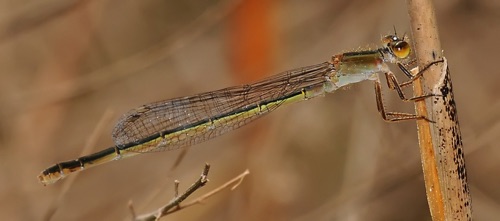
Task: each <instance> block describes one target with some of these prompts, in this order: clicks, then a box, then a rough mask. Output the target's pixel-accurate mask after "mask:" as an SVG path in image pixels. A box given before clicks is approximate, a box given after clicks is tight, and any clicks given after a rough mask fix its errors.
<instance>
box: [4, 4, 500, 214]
mask: <svg viewBox="0 0 500 221" xmlns="http://www.w3.org/2000/svg"><path fill="white" fill-rule="evenodd" d="M180 2H181V1H174V0H172V1H110V0H107V1H106V0H104V1H61V0H52V1H45V2H44V3H37V2H33V1H5V0H3V1H0V10H1V13H0V62H1V63H0V68H1V71H0V104H1V105H2V108H0V199H1V200H0V217H1V219H2V220H42V219H44V218H46V217H48V216H49V215H48V214H50V213H51V211H53V209H54V210H55V211H54V212H53V214H52V220H124V219H127V220H128V219H129V218H130V213H129V211H128V209H127V203H128V201H129V200H133V202H134V205H135V210H136V212H137V213H145V212H149V211H151V210H153V209H155V208H157V207H159V206H160V205H162V204H163V203H165V202H167V201H168V200H169V199H170V198H171V197H172V195H173V187H172V183H173V180H174V179H178V180H180V181H181V190H183V189H185V188H186V187H187V186H188V185H189V184H190V183H191V182H193V181H194V180H196V179H197V178H198V175H199V174H200V171H201V169H202V167H203V164H204V163H205V162H209V163H210V164H211V165H212V170H211V172H210V175H209V176H210V182H209V183H208V185H207V186H206V187H205V188H203V189H201V190H200V191H199V192H197V193H196V194H195V196H194V197H196V196H199V195H201V194H203V193H206V192H208V191H209V190H211V189H214V188H216V187H217V186H219V185H221V184H222V183H224V182H226V181H227V180H229V179H230V178H232V177H234V176H236V175H237V174H239V173H241V172H243V171H244V170H245V169H247V168H248V169H249V170H250V171H251V174H250V176H249V177H247V179H245V180H244V182H243V183H242V184H241V186H239V187H238V188H237V189H236V190H234V191H232V192H230V191H224V192H222V193H220V194H218V195H216V196H214V197H212V198H210V199H208V200H206V201H205V203H204V204H203V205H198V206H195V207H191V208H188V209H186V210H184V211H181V212H178V213H176V214H174V215H172V216H171V217H170V220H430V216H429V214H428V208H427V202H426V198H425V189H424V184H423V178H422V174H421V168H420V161H419V152H418V146H417V137H416V127H415V123H414V122H405V123H397V124H389V123H385V122H384V121H383V120H382V119H381V118H380V116H379V115H378V113H377V110H376V106H375V100H374V94H373V86H372V84H371V83H370V82H364V83H360V84H358V85H354V86H352V87H350V88H349V90H340V91H338V92H336V93H334V94H330V95H328V96H326V97H325V98H319V99H314V100H312V101H307V102H302V103H300V104H294V105H291V106H288V107H283V108H280V109H279V110H277V111H275V112H274V113H272V114H270V115H269V116H266V117H264V118H263V119H261V120H259V121H258V122H256V123H254V124H252V125H251V126H247V127H245V128H243V129H240V130H237V131H234V132H232V133H230V134H228V135H226V136H223V137H221V138H218V139H214V140H212V141H210V142H206V143H203V144H200V145H198V146H196V147H195V148H191V149H189V151H188V152H187V155H186V156H185V158H184V159H183V161H182V162H181V164H180V165H179V166H178V167H177V168H175V169H173V170H172V169H171V168H172V165H173V162H174V161H175V159H176V158H177V157H178V156H179V154H180V153H181V152H180V151H168V152H161V153H155V154H143V155H141V156H138V157H134V158H131V159H126V160H122V161H117V162H113V163H110V164H107V165H103V166H100V167H98V168H93V169H89V170H87V171H85V172H82V173H80V174H78V176H74V178H73V179H75V182H74V183H73V184H72V185H70V186H69V190H68V191H67V192H65V191H64V188H63V186H64V183H65V182H70V180H69V179H66V180H63V181H62V182H59V183H57V184H55V185H51V186H47V187H44V186H42V185H40V184H39V183H38V181H37V178H36V176H37V175H38V173H39V172H40V171H41V170H43V169H44V168H45V167H47V166H50V165H52V164H54V163H56V162H59V161H64V160H70V159H74V158H76V157H78V156H80V155H81V151H82V149H84V146H85V145H86V143H87V142H91V141H92V139H95V143H90V144H88V145H90V146H91V151H97V150H100V149H102V148H105V147H108V146H111V145H113V141H112V139H111V136H110V134H111V130H112V128H113V126H114V122H115V121H116V119H117V118H118V117H119V116H120V115H121V114H123V113H125V112H126V111H127V110H129V109H131V108H134V107H136V106H139V105H141V104H144V103H148V102H152V101H156V100H161V99H167V98H173V97H178V96H188V95H193V94H196V93H199V92H204V91H209V90H215V89H219V88H222V87H226V86H231V85H237V84H242V83H249V82H251V81H254V80H255V79H259V78H262V77H264V76H266V75H269V74H274V73H279V72H281V71H284V70H288V69H292V68H296V67H300V66H305V65H310V64H316V63H320V62H323V61H326V60H328V59H329V58H330V56H331V55H332V54H336V53H341V52H344V51H350V50H356V49H359V48H368V47H371V48H374V47H377V46H378V42H379V38H380V36H381V35H384V34H390V33H392V32H393V26H395V27H396V28H397V30H398V32H399V33H400V34H402V33H403V32H407V33H409V31H410V28H409V24H408V20H409V19H408V15H407V11H406V6H405V3H404V1H397V0H392V1H391V0H387V1H350V0H346V1H327V0H318V1H305V0H291V1H285V0H281V1H274V2H273V3H269V2H268V3H262V4H254V2H253V3H252V1H248V2H245V1H182V2H183V3H180ZM266 2H267V1H266ZM436 7H437V15H438V23H439V29H440V34H441V40H442V46H443V48H444V53H445V55H446V57H447V58H448V60H449V65H450V66H451V71H452V77H453V83H454V90H455V97H456V102H457V105H458V111H459V119H460V123H461V126H462V127H461V128H462V133H463V138H464V140H463V142H464V145H465V148H466V160H467V169H468V175H469V180H470V187H471V192H472V196H473V210H474V217H475V220H495V219H498V217H500V189H499V188H498V186H499V184H500V182H499V181H500V180H499V177H500V176H499V174H500V173H499V171H500V169H499V166H500V163H499V159H500V149H499V148H498V141H496V140H495V139H496V138H497V137H498V135H499V134H500V121H499V120H498V119H500V112H499V111H500V100H499V99H498V94H499V92H500V90H499V87H498V83H499V82H500V81H499V74H500V71H499V68H498V67H497V64H498V62H499V56H498V52H499V51H500V47H499V43H498V42H499V40H498V39H499V37H500V35H499V33H500V13H499V10H500V5H499V4H498V3H497V2H496V1H493V0H489V1H487V0H484V1H472V0H469V1H447V3H439V4H437V6H436ZM397 73H398V75H399V76H400V78H403V77H404V76H401V74H400V73H399V72H397ZM408 93H410V92H408ZM385 95H386V96H385V101H386V104H387V106H388V107H389V108H390V109H391V110H398V111H407V112H411V111H412V110H413V106H412V105H411V104H404V103H402V102H401V101H399V100H398V98H397V96H395V94H394V93H389V92H388V91H386V93H385ZM110 111H111V112H110ZM106 113H107V114H106ZM103 118H105V120H101V119H103ZM106 119H107V120H106ZM99 122H101V124H102V125H103V127H102V128H101V129H97V130H96V129H95V128H96V127H97V125H98V124H100V123H99ZM93 133H95V135H92V134H93ZM72 177H73V176H72ZM194 197H193V199H194ZM58 199H59V200H58ZM188 201H189V200H188Z"/></svg>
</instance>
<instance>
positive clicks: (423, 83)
mask: <svg viewBox="0 0 500 221" xmlns="http://www.w3.org/2000/svg"><path fill="white" fill-rule="evenodd" d="M407 2H408V11H409V15H410V21H411V26H412V27H411V28H412V35H413V42H414V43H415V47H414V48H415V54H416V56H417V64H418V67H419V68H420V69H422V68H423V67H425V66H426V65H427V64H429V63H431V62H432V61H436V60H440V59H443V54H442V49H441V43H440V41H439V35H438V30H437V22H436V16H435V13H434V12H435V11H434V7H433V4H432V0H408V1H407ZM414 92H415V96H421V95H424V94H435V95H437V96H433V97H432V98H430V99H427V100H426V101H425V102H423V101H422V102H416V103H415V109H416V112H417V114H418V115H422V116H426V117H428V118H429V119H431V120H433V121H435V122H434V123H430V122H428V121H425V120H419V121H417V127H418V136H419V146H420V154H421V161H422V169H423V172H424V180H425V188H426V194H427V202H428V204H429V209H430V213H431V216H432V220H434V221H437V220H439V221H441V220H472V212H471V198H470V194H469V188H468V186H467V176H466V172H465V159H464V151H463V147H462V140H461V134H460V128H459V124H458V117H457V114H456V106H455V101H454V98H453V93H452V86H451V79H450V74H449V69H448V63H447V61H446V59H445V60H444V62H442V63H437V64H436V65H433V66H432V67H431V68H429V69H428V70H426V71H425V73H424V75H423V77H422V78H420V79H419V80H417V81H415V83H414Z"/></svg>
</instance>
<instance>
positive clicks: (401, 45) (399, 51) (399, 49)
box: [391, 41, 410, 58]
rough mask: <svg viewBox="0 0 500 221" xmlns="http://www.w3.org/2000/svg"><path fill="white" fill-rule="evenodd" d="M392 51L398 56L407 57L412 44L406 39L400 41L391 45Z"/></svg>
mask: <svg viewBox="0 0 500 221" xmlns="http://www.w3.org/2000/svg"><path fill="white" fill-rule="evenodd" d="M391 49H392V52H393V53H394V55H396V57H398V58H406V57H408V56H409V55H410V44H408V42H406V41H399V42H396V43H394V44H393V45H392V46H391Z"/></svg>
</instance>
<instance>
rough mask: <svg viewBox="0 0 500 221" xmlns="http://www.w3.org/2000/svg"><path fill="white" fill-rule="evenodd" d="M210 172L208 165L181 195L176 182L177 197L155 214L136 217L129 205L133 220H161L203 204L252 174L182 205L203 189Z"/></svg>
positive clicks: (246, 173)
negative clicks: (182, 203)
mask: <svg viewBox="0 0 500 221" xmlns="http://www.w3.org/2000/svg"><path fill="white" fill-rule="evenodd" d="M209 170H210V165H208V164H206V165H205V168H204V169H203V172H202V174H201V176H200V178H199V179H198V180H197V181H196V182H194V183H193V184H192V185H191V186H190V187H189V188H188V189H187V190H186V191H185V192H184V193H182V194H181V195H178V193H179V191H178V181H176V185H175V194H174V195H175V197H174V198H173V199H172V200H170V202H168V203H167V204H166V205H164V206H162V207H160V208H159V209H157V210H156V211H154V212H151V213H147V214H143V215H139V216H136V215H135V214H136V213H135V211H134V208H133V206H132V202H130V203H129V208H130V211H131V213H132V217H133V220H135V221H150V220H159V219H160V218H161V217H163V216H166V215H168V214H171V213H174V212H177V211H179V210H182V209H185V208H187V207H190V206H192V205H195V204H198V203H201V202H202V201H203V200H205V199H207V198H209V197H211V196H213V195H215V194H216V193H218V192H220V191H222V190H224V189H226V188H228V187H229V186H231V185H232V188H231V190H233V189H235V188H236V187H238V186H239V184H240V183H241V182H242V181H243V178H245V176H247V175H248V174H250V172H249V171H248V170H245V171H244V172H243V173H242V174H240V175H238V176H236V177H235V178H233V179H231V180H229V181H228V182H226V183H225V184H223V185H222V186H220V187H218V188H216V189H214V190H212V191H210V192H209V193H207V194H204V195H203V196H200V197H198V198H197V199H194V200H193V201H191V202H188V203H186V204H184V205H180V203H181V202H183V201H184V200H185V199H187V197H189V196H190V195H191V194H192V193H194V192H195V191H196V190H198V189H200V188H201V187H203V186H204V185H205V184H206V183H207V182H208V179H207V176H208V171H209ZM235 183H236V184H235Z"/></svg>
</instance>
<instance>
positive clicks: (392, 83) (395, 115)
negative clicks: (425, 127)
mask: <svg viewBox="0 0 500 221" xmlns="http://www.w3.org/2000/svg"><path fill="white" fill-rule="evenodd" d="M439 62H443V60H438V61H433V62H431V63H429V64H427V65H426V66H425V67H424V68H423V69H422V70H420V71H419V72H418V73H417V74H415V75H412V74H411V72H410V71H409V70H408V69H407V68H406V67H405V66H404V65H403V64H401V63H398V66H399V68H400V69H401V71H403V73H404V74H405V75H406V76H408V78H410V80H409V81H407V82H404V83H402V84H399V82H398V80H397V78H396V76H395V75H394V74H393V73H391V72H386V73H385V77H386V79H387V86H388V87H389V89H391V90H395V91H396V92H397V93H398V96H399V98H400V99H401V100H402V101H419V100H423V99H425V98H428V97H432V96H435V95H434V94H427V95H422V96H417V97H412V98H406V96H405V94H404V92H403V90H402V88H403V87H405V86H408V85H410V84H412V83H413V81H415V80H416V79H418V78H419V77H421V76H422V74H423V73H424V72H425V71H426V70H427V69H428V68H429V67H431V66H432V65H434V64H437V63H439ZM375 99H376V102H377V109H378V111H379V113H380V115H382V119H384V120H385V121H392V122H395V121H404V120H421V119H422V120H426V121H429V122H433V121H432V120H430V119H428V118H427V117H425V116H420V115H416V114H409V113H401V112H387V111H386V109H385V105H384V103H383V101H382V87H381V84H380V81H378V80H376V81H375Z"/></svg>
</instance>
